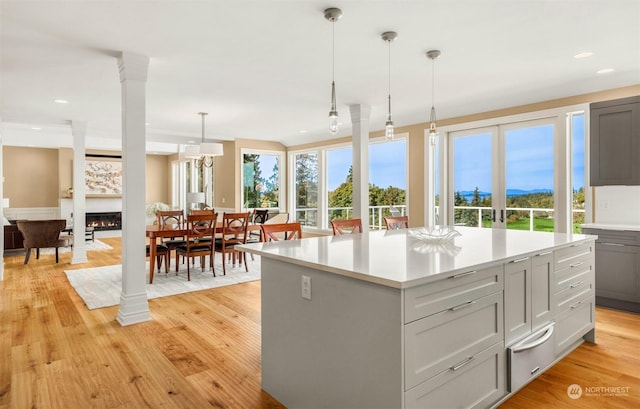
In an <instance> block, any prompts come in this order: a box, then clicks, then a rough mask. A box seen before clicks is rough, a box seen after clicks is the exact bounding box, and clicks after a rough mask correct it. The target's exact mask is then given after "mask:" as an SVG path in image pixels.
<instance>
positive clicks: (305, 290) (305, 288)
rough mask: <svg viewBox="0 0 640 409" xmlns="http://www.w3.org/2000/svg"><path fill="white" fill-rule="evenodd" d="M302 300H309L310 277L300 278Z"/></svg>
mask: <svg viewBox="0 0 640 409" xmlns="http://www.w3.org/2000/svg"><path fill="white" fill-rule="evenodd" d="M302 298H304V299H305V300H310V299H311V277H309V276H302Z"/></svg>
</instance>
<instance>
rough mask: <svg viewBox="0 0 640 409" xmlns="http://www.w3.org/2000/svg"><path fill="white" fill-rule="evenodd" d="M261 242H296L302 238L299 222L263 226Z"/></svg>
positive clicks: (261, 227)
mask: <svg viewBox="0 0 640 409" xmlns="http://www.w3.org/2000/svg"><path fill="white" fill-rule="evenodd" d="M260 229H261V231H262V241H265V242H270V241H280V240H298V239H301V238H302V226H301V225H300V222H291V223H278V224H263V225H262V226H260Z"/></svg>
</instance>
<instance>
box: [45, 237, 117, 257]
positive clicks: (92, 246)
mask: <svg viewBox="0 0 640 409" xmlns="http://www.w3.org/2000/svg"><path fill="white" fill-rule="evenodd" d="M112 248H113V247H111V246H110V245H108V244H107V243H103V242H101V241H100V240H97V239H96V240H94V241H88V242H87V243H86V244H85V249H86V250H87V251H94V250H111V249H112ZM70 251H71V247H60V248H58V254H62V253H69V252H70ZM40 254H56V249H54V248H46V249H40Z"/></svg>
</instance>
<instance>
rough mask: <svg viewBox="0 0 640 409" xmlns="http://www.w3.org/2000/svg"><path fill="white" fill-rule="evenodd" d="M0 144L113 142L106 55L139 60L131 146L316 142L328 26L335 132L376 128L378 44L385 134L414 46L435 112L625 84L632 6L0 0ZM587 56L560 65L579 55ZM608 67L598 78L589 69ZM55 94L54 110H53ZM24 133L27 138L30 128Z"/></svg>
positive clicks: (635, 29)
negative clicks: (79, 128) (357, 120)
mask: <svg viewBox="0 0 640 409" xmlns="http://www.w3.org/2000/svg"><path fill="white" fill-rule="evenodd" d="M0 5H1V9H0V13H1V17H0V18H1V33H0V34H1V46H2V49H1V53H2V54H1V57H2V60H1V75H2V76H1V77H0V81H1V84H0V85H1V93H2V95H1V97H2V111H1V115H2V140H3V143H4V144H5V145H16V146H25V145H29V144H32V145H35V146H42V147H57V146H71V145H72V140H71V136H70V134H71V131H70V126H69V124H70V121H73V120H79V121H86V122H87V125H88V128H87V146H88V147H89V148H102V149H119V148H120V139H121V136H120V134H121V132H120V129H121V127H120V117H121V110H120V96H121V91H120V81H119V75H118V68H117V56H118V55H119V53H120V52H122V51H129V52H134V53H138V54H142V55H146V56H148V57H149V58H150V64H149V75H148V80H147V87H146V90H147V95H146V96H147V121H148V122H149V125H148V126H147V136H146V138H147V149H148V151H159V152H160V151H162V152H169V151H175V149H176V144H177V143H188V141H196V142H198V141H199V140H200V129H201V128H200V126H201V125H200V124H201V123H200V117H199V116H198V115H197V113H198V112H200V111H205V112H208V113H209V116H208V117H207V119H206V136H207V139H212V140H213V139H216V140H232V139H235V138H250V139H264V140H277V141H281V142H282V143H284V144H285V145H287V146H291V145H296V144H300V143H306V142H310V141H317V140H322V139H329V138H331V137H332V136H331V135H330V134H329V133H328V131H327V125H328V118H327V116H328V111H329V108H330V84H331V30H332V28H331V23H330V22H328V21H327V20H325V19H324V17H323V11H324V9H325V8H327V7H339V8H341V9H342V11H343V14H344V15H343V18H342V19H341V20H340V21H338V22H337V23H335V27H334V28H335V37H336V51H335V54H336V57H335V80H336V89H337V98H338V111H339V114H340V118H341V122H343V125H342V126H341V130H340V132H339V134H338V135H337V136H347V135H350V134H351V126H350V117H349V108H348V107H349V105H351V104H369V105H371V107H372V113H371V129H372V130H379V129H382V128H383V127H384V121H385V119H386V118H385V116H386V109H387V108H386V102H387V99H386V97H387V84H388V60H387V58H388V57H387V51H388V48H387V44H386V43H385V42H384V41H383V40H382V39H381V38H380V34H381V33H382V32H384V31H389V30H393V31H396V32H398V39H397V40H396V41H395V42H393V43H392V44H391V55H392V74H391V83H392V90H391V93H392V102H393V119H394V121H395V123H396V125H409V124H415V123H419V122H426V121H428V111H429V108H430V106H431V92H432V87H431V69H432V65H431V61H430V60H428V59H427V58H426V56H425V52H426V51H427V50H430V49H440V50H441V51H442V55H441V56H440V58H439V59H438V60H437V61H436V64H435V68H436V109H437V112H438V117H439V118H449V117H455V116H459V115H465V114H471V113H478V112H484V111H488V110H494V109H500V108H505V107H509V106H516V105H522V104H528V103H533V102H539V101H545V100H550V99H555V98H561V97H566V96H571V95H578V94H583V93H589V92H596V91H601V90H606V89H611V88H617V87H623V86H628V85H635V84H640V0H607V1H603V0H582V1H570V0H530V1H527V0H483V1H479V0H464V1H435V0H425V1H403V0H393V1H382V0H379V1H364V0H361V1H347V0H341V1H335V2H334V1H315V0H307V1H305V0H297V1H295V0H280V1H267V0H262V1H244V0H228V1H188V0H173V1H154V0H148V1H144V0H138V1H133V0H128V1H118V0H109V1H92V0H84V1H59V0H47V1H33V0H30V1H25V0H1V1H0ZM583 51H590V52H593V56H592V57H589V58H584V59H575V58H573V56H574V55H575V54H577V53H579V52H583ZM603 68H613V69H614V70H615V71H613V72H612V73H609V74H600V75H598V74H596V71H598V70H600V69H603ZM56 98H61V99H66V100H68V101H69V103H68V104H64V105H63V104H57V103H54V102H53V100H54V99H56ZM33 127H40V128H42V129H40V130H33V129H32V128H33Z"/></svg>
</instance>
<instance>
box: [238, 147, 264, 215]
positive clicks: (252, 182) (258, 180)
mask: <svg viewBox="0 0 640 409" xmlns="http://www.w3.org/2000/svg"><path fill="white" fill-rule="evenodd" d="M259 158H260V155H257V154H245V155H244V160H243V166H244V168H243V173H244V180H243V184H242V186H243V193H244V202H245V203H244V207H245V208H249V209H250V208H256V207H260V206H259V204H260V190H262V187H263V186H262V171H261V170H260V161H259V160H258V159H259Z"/></svg>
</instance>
